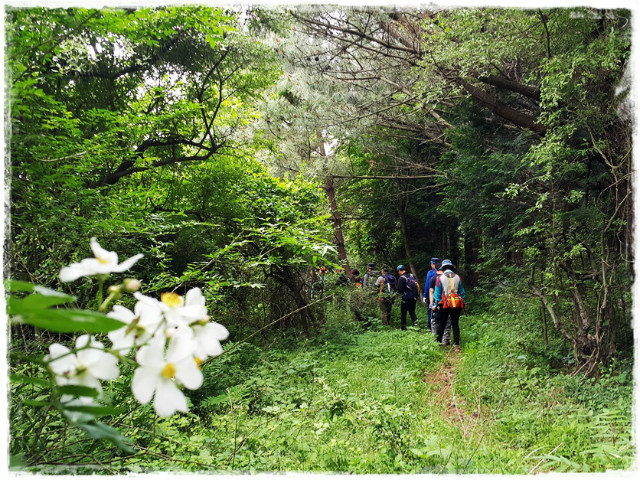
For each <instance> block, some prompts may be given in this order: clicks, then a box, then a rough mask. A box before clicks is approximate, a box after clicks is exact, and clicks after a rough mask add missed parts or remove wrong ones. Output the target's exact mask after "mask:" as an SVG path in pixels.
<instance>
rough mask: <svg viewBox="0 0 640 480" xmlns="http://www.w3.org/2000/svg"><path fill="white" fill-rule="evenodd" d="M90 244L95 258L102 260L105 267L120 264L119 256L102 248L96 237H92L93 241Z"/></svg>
mask: <svg viewBox="0 0 640 480" xmlns="http://www.w3.org/2000/svg"><path fill="white" fill-rule="evenodd" d="M89 244H90V245H91V251H92V252H93V256H94V257H96V258H99V259H100V260H102V262H104V264H105V265H108V264H111V265H117V264H118V254H117V253H115V252H110V251H108V250H105V249H104V248H102V247H101V246H100V244H99V243H98V241H97V240H96V237H92V238H91V240H90V241H89Z"/></svg>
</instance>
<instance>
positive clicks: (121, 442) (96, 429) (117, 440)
mask: <svg viewBox="0 0 640 480" xmlns="http://www.w3.org/2000/svg"><path fill="white" fill-rule="evenodd" d="M78 427H80V428H81V429H82V430H84V431H85V432H86V433H87V435H89V436H90V437H91V438H95V439H96V440H107V441H109V442H111V443H113V444H114V445H116V446H118V447H119V448H120V449H121V450H123V451H125V452H127V453H135V450H134V449H133V448H132V442H131V440H129V439H128V438H127V437H123V436H122V435H120V433H119V432H118V431H117V430H116V429H115V428H113V427H110V426H109V425H105V424H104V423H102V422H92V423H82V424H79V425H78Z"/></svg>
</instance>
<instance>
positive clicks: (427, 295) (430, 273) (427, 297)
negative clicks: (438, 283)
mask: <svg viewBox="0 0 640 480" xmlns="http://www.w3.org/2000/svg"><path fill="white" fill-rule="evenodd" d="M439 263H440V259H439V258H437V257H433V258H432V259H431V270H429V271H428V272H427V279H426V280H425V281H424V284H425V285H426V286H427V288H425V289H424V293H423V294H422V303H427V300H429V305H431V304H432V303H433V300H430V298H431V297H430V293H429V285H430V284H431V279H432V278H433V277H435V276H436V265H437V264H439ZM432 319H433V310H431V308H429V313H428V316H427V329H428V330H432V328H431V322H432Z"/></svg>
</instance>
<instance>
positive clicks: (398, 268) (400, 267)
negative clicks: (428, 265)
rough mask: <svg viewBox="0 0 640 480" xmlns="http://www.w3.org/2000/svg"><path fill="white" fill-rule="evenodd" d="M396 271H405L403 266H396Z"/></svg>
mask: <svg viewBox="0 0 640 480" xmlns="http://www.w3.org/2000/svg"><path fill="white" fill-rule="evenodd" d="M396 270H397V271H398V272H399V271H400V270H404V271H405V272H406V271H407V269H406V268H404V265H398V267H397V268H396Z"/></svg>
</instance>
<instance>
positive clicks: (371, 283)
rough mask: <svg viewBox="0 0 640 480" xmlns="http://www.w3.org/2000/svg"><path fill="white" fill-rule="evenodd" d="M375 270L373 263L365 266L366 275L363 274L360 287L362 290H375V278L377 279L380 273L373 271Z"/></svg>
mask: <svg viewBox="0 0 640 480" xmlns="http://www.w3.org/2000/svg"><path fill="white" fill-rule="evenodd" d="M375 268H376V264H375V263H369V264H367V273H365V274H364V279H363V280H362V286H363V287H364V288H370V289H374V288H375V281H376V278H378V276H379V275H380V273H379V272H378V271H377V270H374V269H375Z"/></svg>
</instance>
